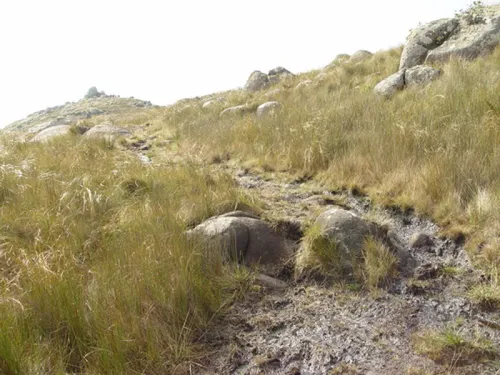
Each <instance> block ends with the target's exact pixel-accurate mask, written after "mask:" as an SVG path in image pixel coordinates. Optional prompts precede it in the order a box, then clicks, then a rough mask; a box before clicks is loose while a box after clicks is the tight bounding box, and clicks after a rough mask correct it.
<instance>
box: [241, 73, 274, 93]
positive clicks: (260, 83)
mask: <svg viewBox="0 0 500 375" xmlns="http://www.w3.org/2000/svg"><path fill="white" fill-rule="evenodd" d="M268 85H269V77H268V76H267V74H265V73H262V72H261V71H258V70H256V71H254V72H253V73H252V74H250V77H248V80H247V83H246V84H245V90H248V91H259V90H262V89H264V88H266V87H267V86H268Z"/></svg>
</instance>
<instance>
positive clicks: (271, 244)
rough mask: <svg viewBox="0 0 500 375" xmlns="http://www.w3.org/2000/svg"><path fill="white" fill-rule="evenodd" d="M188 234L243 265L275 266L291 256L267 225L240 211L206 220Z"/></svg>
mask: <svg viewBox="0 0 500 375" xmlns="http://www.w3.org/2000/svg"><path fill="white" fill-rule="evenodd" d="M188 235H189V236H190V237H191V238H198V239H201V240H202V241H203V243H204V244H205V245H207V246H209V247H212V246H213V247H220V249H221V250H222V251H223V253H225V254H227V255H228V256H229V258H230V259H232V260H234V261H239V262H243V263H244V264H246V265H257V264H260V265H279V264H280V263H281V262H283V261H284V260H286V259H287V258H289V257H290V256H291V252H290V248H289V245H287V243H286V241H285V239H284V238H282V237H280V236H279V235H278V234H276V232H275V231H274V230H273V229H272V228H271V227H270V226H269V224H267V223H266V222H264V221H262V220H260V219H258V218H256V216H254V215H251V214H247V213H245V212H241V211H236V212H231V213H228V214H225V215H221V216H216V217H213V218H210V219H208V220H207V221H205V222H203V223H201V224H200V225H198V226H197V227H196V228H194V229H193V230H191V231H189V232H188Z"/></svg>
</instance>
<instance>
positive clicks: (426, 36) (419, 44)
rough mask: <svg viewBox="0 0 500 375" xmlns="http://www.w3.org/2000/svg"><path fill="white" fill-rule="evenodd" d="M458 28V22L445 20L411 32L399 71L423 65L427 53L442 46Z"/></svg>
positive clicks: (453, 19)
mask: <svg viewBox="0 0 500 375" xmlns="http://www.w3.org/2000/svg"><path fill="white" fill-rule="evenodd" d="M458 27H459V21H458V20H457V19H455V18H451V19H448V18H446V19H440V20H436V21H433V22H430V23H428V24H426V25H424V26H421V27H419V28H417V29H415V30H413V31H412V32H411V33H410V35H409V36H408V39H407V43H406V45H405V47H404V49H403V53H402V55H401V61H400V64H399V69H404V68H411V67H413V66H415V65H421V64H423V63H424V62H425V59H426V58H427V54H428V53H429V51H430V50H432V49H434V48H437V47H439V46H440V45H441V44H443V43H444V42H445V41H446V40H447V39H448V38H449V36H450V35H451V34H452V33H453V32H455V31H456V30H457V28H458Z"/></svg>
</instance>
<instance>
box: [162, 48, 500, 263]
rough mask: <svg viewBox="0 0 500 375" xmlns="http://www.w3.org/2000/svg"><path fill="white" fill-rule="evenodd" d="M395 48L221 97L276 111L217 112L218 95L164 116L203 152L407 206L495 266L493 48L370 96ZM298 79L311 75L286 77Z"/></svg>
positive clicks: (498, 103) (496, 80) (499, 85)
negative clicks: (434, 76) (429, 77)
mask: <svg viewBox="0 0 500 375" xmlns="http://www.w3.org/2000/svg"><path fill="white" fill-rule="evenodd" d="M400 52H401V50H400V49H399V48H397V49H393V50H390V51H387V52H379V53H377V54H375V55H374V56H373V57H372V58H371V59H369V60H365V61H363V62H361V63H355V64H352V63H348V62H344V63H340V64H333V66H331V67H329V68H328V69H327V70H326V71H325V72H310V73H306V74H302V75H299V76H297V77H295V80H294V81H293V82H288V83H286V84H283V85H282V91H281V92H279V93H277V94H273V95H272V96H271V98H269V97H267V96H266V93H265V92H263V93H257V94H244V93H240V94H234V95H232V96H229V97H228V98H227V101H228V102H229V104H235V105H236V104H241V103H250V104H255V105H257V104H260V103H263V102H265V101H268V100H270V99H273V100H277V101H279V102H281V103H282V104H283V107H284V110H283V111H282V112H281V113H279V114H278V115H277V116H275V117H273V118H267V119H263V120H259V119H257V118H256V117H255V116H254V115H253V114H248V115H246V116H236V117H234V116H233V117H231V118H223V119H222V118H220V116H219V113H220V110H221V109H222V107H220V108H214V109H212V110H208V111H207V110H206V109H203V108H201V106H200V105H199V104H198V105H194V106H191V107H189V108H184V109H182V110H181V109H179V108H170V109H169V110H168V112H167V114H166V116H165V125H166V126H167V127H173V128H175V129H176V130H177V132H178V134H180V136H181V138H182V139H183V140H184V144H186V145H191V146H192V147H193V148H194V149H196V150H200V152H201V153H202V154H203V155H204V156H205V157H207V158H210V157H211V155H212V156H213V155H214V154H217V153H218V154H225V153H230V154H231V155H233V156H237V157H240V158H242V159H243V160H244V161H245V162H246V163H247V164H248V165H253V166H260V167H264V168H265V169H269V168H271V169H276V170H287V171H293V172H294V173H302V174H305V175H313V176H316V178H318V179H320V180H322V181H325V182H327V183H328V184H329V185H330V186H331V187H332V188H334V189H336V188H350V189H354V188H355V189H357V190H359V191H362V192H365V193H368V194H369V195H370V196H372V197H373V198H374V199H375V200H376V201H377V202H378V203H381V204H384V205H394V206H398V207H401V208H403V209H406V208H409V207H412V208H415V209H416V210H417V211H418V212H419V213H421V214H424V215H429V216H431V217H433V218H434V219H435V220H437V222H438V223H440V224H441V225H442V226H443V227H444V233H446V234H449V235H452V236H463V235H466V236H468V237H469V238H471V241H470V247H469V248H470V250H471V253H473V254H476V250H477V249H476V245H477V244H478V243H481V248H482V249H481V252H480V253H478V254H477V255H478V257H477V260H478V261H480V262H482V264H483V265H485V266H487V268H488V269H490V270H493V269H496V268H497V267H499V266H500V249H499V248H498V244H499V238H498V237H497V236H498V230H499V228H500V214H499V212H500V211H499V210H498V208H499V201H500V173H499V172H498V171H499V167H500V153H499V149H498V145H499V144H500V128H499V126H498V125H499V123H500V100H499V96H498V92H499V89H500V75H499V74H498V72H499V70H500V49H497V50H496V51H495V53H493V54H492V55H490V56H488V57H486V58H481V59H478V60H476V61H473V62H467V61H462V60H454V61H451V62H450V63H449V64H446V65H443V66H439V68H441V69H443V71H444V74H443V76H442V77H441V78H440V79H439V80H438V81H436V82H433V83H432V84H430V85H428V86H426V87H414V88H409V89H407V90H405V91H403V92H401V93H399V94H398V95H396V96H395V97H394V98H393V99H391V100H385V99H382V98H380V97H377V96H375V95H374V94H373V93H372V88H373V87H374V85H375V84H376V83H377V82H378V81H380V80H381V79H383V78H384V77H387V76H388V75H389V74H392V73H393V72H394V71H396V70H397V67H398V64H399V57H400ZM325 73H326V74H325ZM305 79H311V80H312V81H313V84H312V85H310V86H307V87H302V88H300V89H294V87H295V85H296V84H298V83H299V82H301V81H303V80H305ZM274 89H275V87H273V88H271V89H270V90H274ZM270 90H269V91H270Z"/></svg>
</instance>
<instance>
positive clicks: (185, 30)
mask: <svg viewBox="0 0 500 375" xmlns="http://www.w3.org/2000/svg"><path fill="white" fill-rule="evenodd" d="M471 2H472V0H419V1H410V0H358V1H355V0H307V1H294V0H288V1H282V0H251V1H248V0H232V1H231V0H207V1H203V0H179V1H175V0H163V1H161V0H140V1H139V0H136V1H129V0H85V1H81V0H0V126H4V125H6V124H8V123H10V122H12V121H14V120H17V119H20V118H23V117H25V116H26V115H28V114H29V113H31V112H34V111H37V110H40V109H45V108H46V107H48V106H54V105H58V104H63V103H65V102H66V101H76V100H79V99H80V98H82V97H83V95H84V94H85V92H86V91H87V89H88V88H89V87H90V86H97V88H98V89H99V90H104V91H105V92H106V93H108V94H117V95H121V96H134V97H136V98H140V99H144V100H151V101H152V102H153V103H154V104H169V103H172V102H174V101H176V100H178V99H181V98H185V97H192V96H196V95H203V94H208V93H211V92H214V91H220V90H224V89H230V88H235V87H239V86H242V85H244V83H245V81H246V79H247V77H248V75H249V74H250V73H251V72H252V71H253V70H262V71H268V70H269V69H271V68H274V67H275V66H277V65H281V66H284V67H286V68H287V69H289V70H291V71H292V72H300V71H306V70H310V69H315V68H319V67H322V66H324V65H326V64H328V63H329V62H330V61H331V60H332V59H333V58H334V57H335V55H337V54H338V53H353V52H354V51H356V50H358V49H367V50H370V51H373V52H374V51H377V50H380V49H387V48H390V47H393V46H397V45H399V44H402V43H404V41H405V38H406V36H407V34H408V31H409V29H410V28H412V27H415V26H416V25H417V24H418V23H419V22H422V23H424V22H428V21H431V20H434V19H437V18H441V17H451V16H453V15H454V12H455V11H456V10H459V9H463V8H465V7H467V6H468V5H469V4H470V3H471ZM491 2H495V1H491ZM496 2H498V1H496Z"/></svg>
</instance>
